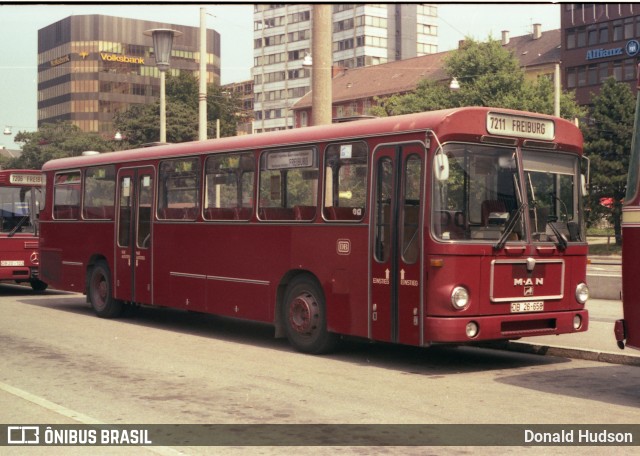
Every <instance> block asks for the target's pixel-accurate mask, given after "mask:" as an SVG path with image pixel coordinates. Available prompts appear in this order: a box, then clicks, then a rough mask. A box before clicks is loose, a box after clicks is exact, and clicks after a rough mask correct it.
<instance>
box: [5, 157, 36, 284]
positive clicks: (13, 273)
mask: <svg viewBox="0 0 640 456" xmlns="http://www.w3.org/2000/svg"><path fill="white" fill-rule="evenodd" d="M42 187H43V176H42V173H41V172H40V171H34V170H30V169H9V170H0V280H1V281H14V282H17V283H23V282H29V284H31V287H32V288H33V289H34V290H35V291H44V290H46V288H47V284H46V283H44V282H43V281H41V280H40V279H39V278H38V263H39V260H38V258H39V256H38V214H39V211H40V209H41V208H42V203H43V202H44V197H43V194H42Z"/></svg>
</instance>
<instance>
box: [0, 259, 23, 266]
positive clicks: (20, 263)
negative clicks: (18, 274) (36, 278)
mask: <svg viewBox="0 0 640 456" xmlns="http://www.w3.org/2000/svg"><path fill="white" fill-rule="evenodd" d="M0 266H24V261H7V260H5V261H1V262H0Z"/></svg>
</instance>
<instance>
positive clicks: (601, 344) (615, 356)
mask: <svg viewBox="0 0 640 456" xmlns="http://www.w3.org/2000/svg"><path fill="white" fill-rule="evenodd" d="M587 309H588V310H589V329H588V330H587V331H586V332H582V333H577V334H562V335H559V336H538V337H525V338H522V339H520V340H517V341H513V342H508V343H507V344H506V346H503V347H502V348H505V349H507V350H512V351H518V352H523V353H534V354H538V355H546V356H560V357H564V358H575V359H585V360H591V361H599V362H606V363H613V364H626V365H631V366H640V350H635V349H633V348H625V349H624V350H621V349H619V348H618V346H617V343H616V338H615V336H614V334H613V326H614V323H615V321H616V320H618V319H620V318H622V302H621V301H617V300H605V299H591V300H589V301H588V302H587Z"/></svg>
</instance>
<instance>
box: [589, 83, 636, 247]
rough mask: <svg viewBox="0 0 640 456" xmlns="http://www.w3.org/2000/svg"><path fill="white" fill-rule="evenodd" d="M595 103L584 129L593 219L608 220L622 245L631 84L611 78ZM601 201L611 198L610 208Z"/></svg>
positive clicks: (632, 102) (630, 133)
mask: <svg viewBox="0 0 640 456" xmlns="http://www.w3.org/2000/svg"><path fill="white" fill-rule="evenodd" d="M592 101H593V110H592V113H591V117H590V121H589V122H588V123H587V124H586V125H585V126H583V128H582V131H583V135H584V139H585V143H584V150H585V153H586V155H587V157H589V159H590V160H591V188H590V192H589V198H588V206H589V208H590V220H591V221H594V220H598V219H600V218H601V217H603V216H604V217H606V218H607V219H608V220H609V221H610V222H611V223H612V224H613V228H614V233H615V237H616V243H617V244H618V245H620V244H621V243H622V229H621V218H622V199H623V198H624V195H625V191H626V184H627V170H628V168H629V154H630V151H631V138H632V136H633V121H634V113H635V100H634V98H633V94H632V92H631V89H630V88H629V86H628V84H626V83H622V82H617V81H616V80H615V79H614V78H609V79H607V80H606V81H605V83H604V84H603V85H602V86H601V88H600V93H599V94H598V95H594V94H592ZM602 198H611V199H612V204H611V206H610V207H607V206H604V205H602V204H600V201H601V199H602Z"/></svg>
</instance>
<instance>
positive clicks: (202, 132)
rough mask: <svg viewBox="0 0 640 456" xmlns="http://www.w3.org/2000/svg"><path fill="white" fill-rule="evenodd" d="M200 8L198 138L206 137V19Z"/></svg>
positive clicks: (202, 139)
mask: <svg viewBox="0 0 640 456" xmlns="http://www.w3.org/2000/svg"><path fill="white" fill-rule="evenodd" d="M206 14H207V13H206V12H205V9H204V8H200V89H199V90H198V114H199V122H198V139H199V140H200V141H204V140H205V139H207V21H206Z"/></svg>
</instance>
